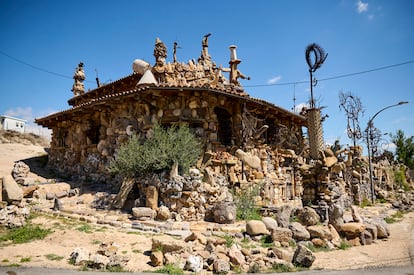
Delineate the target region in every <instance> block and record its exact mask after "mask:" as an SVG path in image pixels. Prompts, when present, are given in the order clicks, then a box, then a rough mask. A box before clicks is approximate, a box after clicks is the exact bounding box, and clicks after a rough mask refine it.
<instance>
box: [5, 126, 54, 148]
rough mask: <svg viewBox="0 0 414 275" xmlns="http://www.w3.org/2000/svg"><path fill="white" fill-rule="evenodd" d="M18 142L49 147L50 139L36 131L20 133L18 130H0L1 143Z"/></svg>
mask: <svg viewBox="0 0 414 275" xmlns="http://www.w3.org/2000/svg"><path fill="white" fill-rule="evenodd" d="M5 143H18V144H24V145H38V146H42V147H49V145H50V141H49V140H48V139H47V138H45V137H43V136H39V135H36V134H34V133H19V132H16V131H9V130H0V144H5Z"/></svg>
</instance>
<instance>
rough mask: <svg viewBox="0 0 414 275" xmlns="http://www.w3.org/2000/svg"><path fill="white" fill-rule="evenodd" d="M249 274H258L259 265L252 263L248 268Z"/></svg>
mask: <svg viewBox="0 0 414 275" xmlns="http://www.w3.org/2000/svg"><path fill="white" fill-rule="evenodd" d="M248 272H249V273H259V272H260V265H259V264H258V263H253V264H252V265H251V266H250V267H249V271H248Z"/></svg>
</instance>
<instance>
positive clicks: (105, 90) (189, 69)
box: [36, 34, 306, 127]
mask: <svg viewBox="0 0 414 275" xmlns="http://www.w3.org/2000/svg"><path fill="white" fill-rule="evenodd" d="M209 36H210V34H208V35H205V36H204V38H203V40H202V51H201V55H200V57H199V58H198V60H197V61H195V60H194V59H193V60H190V61H189V62H188V63H182V62H177V59H176V49H177V43H174V54H173V62H172V63H171V62H166V57H167V47H166V46H165V44H164V43H163V42H162V41H161V40H160V39H159V38H157V39H156V42H155V47H154V57H155V64H154V65H153V66H150V64H149V63H147V62H145V61H143V60H139V59H137V60H135V61H134V63H133V70H134V73H132V74H131V75H129V76H126V77H124V78H121V79H118V80H116V81H114V82H111V83H109V84H106V85H103V86H100V87H98V88H96V89H93V90H91V91H88V92H84V87H83V83H82V82H83V80H84V79H85V77H84V72H83V63H80V64H79V66H78V68H77V69H76V71H75V76H74V80H75V83H74V86H73V88H72V91H73V93H74V97H72V98H71V99H69V100H68V103H69V105H71V106H72V108H70V109H67V110H64V111H61V112H58V113H54V114H51V115H49V116H46V117H43V118H39V119H36V123H38V124H40V125H42V126H45V127H50V126H52V124H54V123H53V121H58V120H61V119H63V118H64V117H65V116H71V115H73V114H75V113H77V112H80V111H86V109H88V108H89V107H90V106H95V105H97V104H102V103H105V102H108V101H111V100H112V99H115V98H121V97H124V96H128V95H132V94H137V93H144V92H145V91H148V90H164V91H165V90H171V91H182V90H188V91H189V90H193V91H194V90H198V91H208V92H211V93H215V94H221V95H225V96H230V97H237V98H240V99H242V100H245V101H246V102H250V103H251V104H254V105H263V106H266V107H268V108H270V109H273V110H274V111H276V112H278V113H281V114H283V116H289V117H292V119H293V120H295V121H297V122H298V123H299V124H301V125H305V121H306V119H305V118H304V117H303V116H300V115H298V114H296V113H292V112H290V111H288V110H285V109H283V108H281V107H278V106H276V105H274V104H272V103H269V102H266V101H264V100H261V99H256V98H252V97H250V96H249V95H248V93H246V92H245V91H244V89H243V87H242V86H241V84H240V82H239V78H243V79H250V78H249V77H247V76H245V75H244V74H243V73H241V72H240V70H239V69H238V65H239V64H240V63H241V60H239V59H238V58H237V53H236V46H234V45H232V46H230V47H229V49H230V61H229V67H228V68H223V67H222V66H221V65H220V66H217V65H216V63H215V62H213V61H212V59H211V57H210V55H209V53H208V37H209ZM223 72H225V73H229V77H228V78H227V77H225V76H224V75H223ZM79 75H81V76H82V77H79Z"/></svg>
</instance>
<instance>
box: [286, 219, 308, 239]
mask: <svg viewBox="0 0 414 275" xmlns="http://www.w3.org/2000/svg"><path fill="white" fill-rule="evenodd" d="M289 229H290V231H292V234H293V236H292V237H293V239H295V240H296V241H306V240H309V238H310V234H309V231H308V230H307V229H306V227H304V226H303V225H302V224H301V223H298V222H292V223H291V224H290V225H289Z"/></svg>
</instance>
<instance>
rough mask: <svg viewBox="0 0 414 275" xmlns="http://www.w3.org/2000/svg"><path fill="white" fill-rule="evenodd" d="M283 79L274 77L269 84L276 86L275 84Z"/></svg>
mask: <svg viewBox="0 0 414 275" xmlns="http://www.w3.org/2000/svg"><path fill="white" fill-rule="evenodd" d="M281 79H282V76H280V75H277V76H275V77H273V78H271V79H269V80H268V81H267V84H275V83H277V82H279V81H280V80H281Z"/></svg>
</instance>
